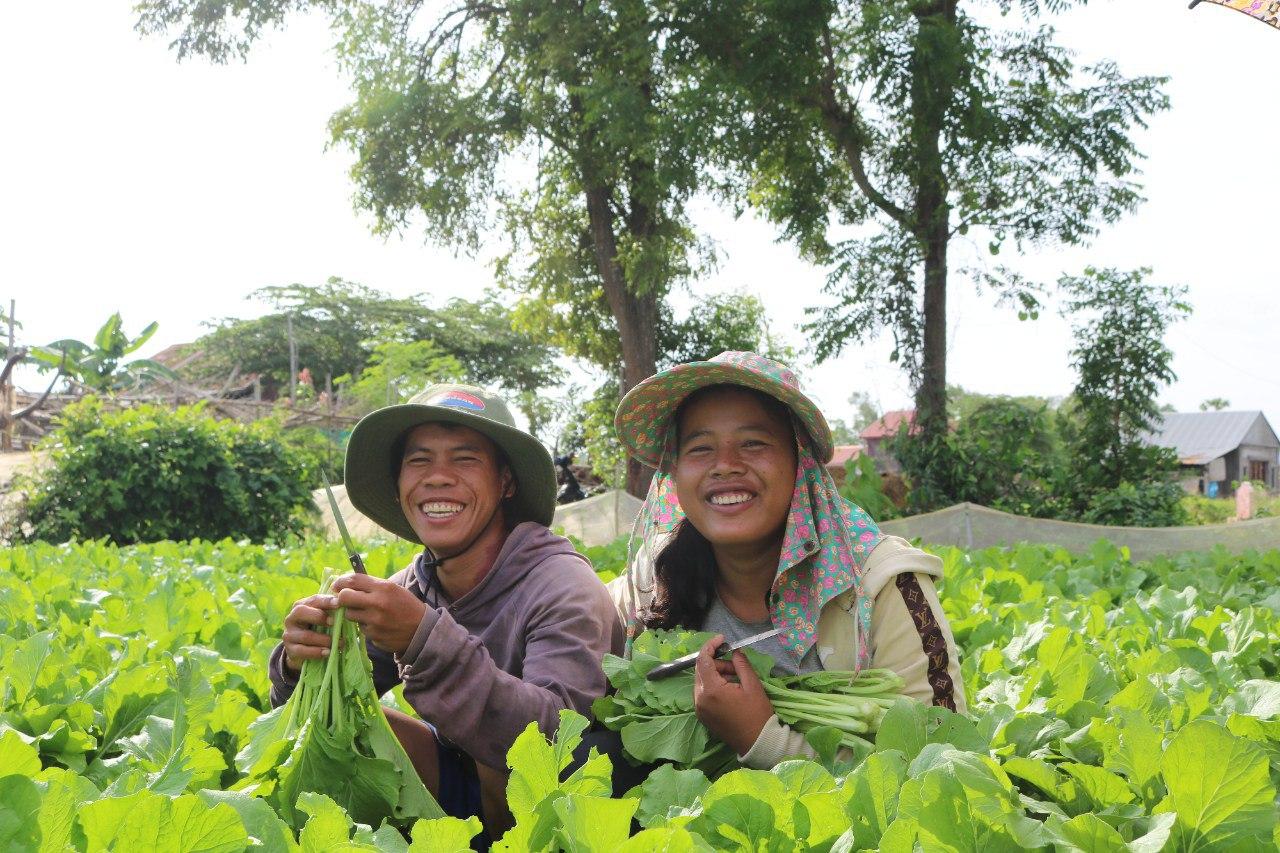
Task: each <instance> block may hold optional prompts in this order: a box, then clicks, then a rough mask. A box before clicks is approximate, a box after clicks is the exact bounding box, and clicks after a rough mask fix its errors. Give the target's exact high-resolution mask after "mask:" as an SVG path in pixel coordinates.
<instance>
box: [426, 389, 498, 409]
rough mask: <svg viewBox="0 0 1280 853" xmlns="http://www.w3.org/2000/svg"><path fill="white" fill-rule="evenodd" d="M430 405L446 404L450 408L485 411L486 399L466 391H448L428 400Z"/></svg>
mask: <svg viewBox="0 0 1280 853" xmlns="http://www.w3.org/2000/svg"><path fill="white" fill-rule="evenodd" d="M427 405H428V406H445V407H447V408H450V409H466V410H467V411H468V412H483V411H484V400H481V399H480V398H479V397H477V396H476V395H475V394H468V393H467V392H466V391H446V392H445V393H443V394H441V395H440V396H439V397H433V398H432V399H430V400H428V401H427Z"/></svg>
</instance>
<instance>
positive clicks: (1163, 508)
mask: <svg viewBox="0 0 1280 853" xmlns="http://www.w3.org/2000/svg"><path fill="white" fill-rule="evenodd" d="M1184 494H1185V492H1183V491H1182V487H1181V486H1179V485H1178V484H1177V483H1170V482H1148V483H1139V484H1137V485H1134V484H1133V483H1121V484H1120V485H1119V486H1117V487H1116V488H1114V489H1107V490H1105V491H1100V492H1095V493H1094V494H1093V496H1092V497H1091V498H1090V500H1089V507H1088V509H1086V510H1085V512H1084V513H1083V516H1082V517H1081V519H1080V520H1081V521H1084V522H1087V523H1089V524H1116V525H1122V526H1124V527H1177V526H1179V525H1183V524H1186V523H1187V513H1186V510H1185V509H1183V506H1182V498H1183V495H1184Z"/></svg>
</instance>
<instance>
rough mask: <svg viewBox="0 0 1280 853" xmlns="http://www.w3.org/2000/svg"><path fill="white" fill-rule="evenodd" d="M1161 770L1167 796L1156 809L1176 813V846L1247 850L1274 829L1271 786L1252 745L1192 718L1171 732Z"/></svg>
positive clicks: (1264, 763)
mask: <svg viewBox="0 0 1280 853" xmlns="http://www.w3.org/2000/svg"><path fill="white" fill-rule="evenodd" d="M1160 768H1161V773H1162V775H1163V776H1164V782H1165V786H1166V787H1167V789H1168V791H1169V794H1168V796H1167V797H1166V798H1165V800H1164V801H1163V802H1162V803H1161V804H1160V806H1159V809H1158V810H1159V811H1172V812H1174V813H1175V814H1177V816H1178V819H1177V823H1176V825H1175V827H1174V833H1173V841H1174V843H1175V844H1176V845H1177V848H1176V849H1187V850H1190V849H1215V850H1233V849H1245V848H1246V847H1252V846H1254V845H1256V844H1257V843H1258V841H1259V840H1260V839H1265V838H1269V837H1270V835H1271V833H1272V832H1273V831H1274V829H1275V826H1276V810H1275V805H1274V802H1273V801H1274V799H1275V795H1276V791H1275V786H1274V785H1273V784H1272V783H1271V779H1270V777H1269V775H1268V763H1267V757H1266V755H1265V754H1264V753H1263V751H1262V750H1261V749H1260V748H1259V747H1258V746H1257V745H1256V744H1254V743H1251V742H1250V741H1248V740H1246V739H1244V738H1239V737H1235V736H1233V735H1232V734H1230V733H1229V732H1228V731H1226V730H1225V729H1224V728H1222V726H1219V725H1217V724H1216V723H1211V722H1209V721H1207V720H1196V721H1194V722H1191V723H1188V724H1187V725H1186V726H1184V727H1183V728H1182V729H1181V730H1180V731H1178V732H1177V734H1175V735H1174V736H1173V739H1172V740H1171V741H1170V742H1169V746H1168V748H1167V749H1166V750H1165V753H1164V756H1163V758H1162V760H1161V764H1160Z"/></svg>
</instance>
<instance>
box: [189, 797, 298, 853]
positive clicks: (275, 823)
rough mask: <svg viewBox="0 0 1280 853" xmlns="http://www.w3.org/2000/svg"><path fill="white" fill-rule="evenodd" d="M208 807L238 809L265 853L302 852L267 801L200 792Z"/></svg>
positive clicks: (248, 829) (238, 812) (247, 828)
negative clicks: (217, 806)
mask: <svg viewBox="0 0 1280 853" xmlns="http://www.w3.org/2000/svg"><path fill="white" fill-rule="evenodd" d="M196 796H198V797H199V798H200V799H201V800H202V801H203V802H204V803H205V804H206V805H209V806H215V805H218V804H224V805H227V806H230V807H231V808H233V809H235V812H236V814H238V815H239V816H240V822H241V823H242V824H244V828H245V830H246V831H247V832H248V833H249V835H250V836H252V837H253V838H256V839H257V840H258V844H259V845H260V847H259V848H255V849H261V850H262V853H293V851H296V850H297V849H298V843H297V842H296V841H294V838H293V832H292V831H291V830H290V829H289V826H288V824H286V823H285V822H284V821H282V820H281V819H280V816H279V815H277V814H276V813H275V811H274V810H273V809H272V808H271V806H269V805H267V801H266V800H263V799H260V798H258V797H251V796H249V795H248V794H245V793H241V792H239V791H211V790H205V791H200V792H198V793H197V794H196Z"/></svg>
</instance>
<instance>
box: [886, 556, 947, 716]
mask: <svg viewBox="0 0 1280 853" xmlns="http://www.w3.org/2000/svg"><path fill="white" fill-rule="evenodd" d="M895 582H896V584H897V586H898V591H899V592H901V593H902V600H903V601H904V602H906V604H907V612H908V613H910V614H911V621H912V622H914V623H915V625H916V633H918V634H919V635H920V646H921V648H922V649H924V655H925V657H926V658H928V659H929V669H928V679H929V686H930V687H932V688H933V704H934V705H938V706H941V707H943V708H947V709H948V710H951V711H954V710H955V709H956V694H955V685H954V684H953V683H952V681H951V673H949V672H948V671H947V667H948V665H949V663H950V661H949V656H948V655H947V641H946V638H945V637H943V636H942V628H941V627H940V626H939V625H938V620H937V619H935V618H934V616H933V609H932V608H930V607H929V601H928V599H926V598H925V597H924V590H923V589H921V588H920V581H918V580H916V576H915V575H914V574H913V573H911V572H904V573H902V574H900V575H898V577H897V579H896V581H895Z"/></svg>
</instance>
